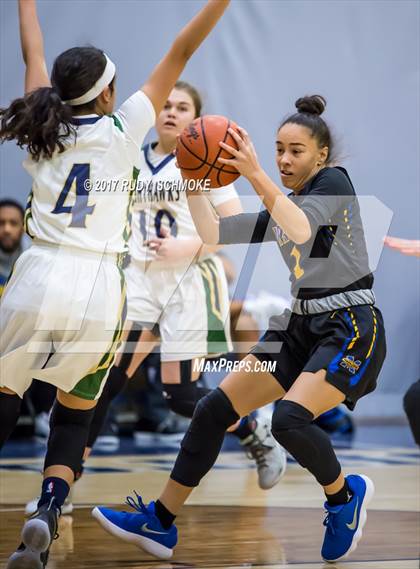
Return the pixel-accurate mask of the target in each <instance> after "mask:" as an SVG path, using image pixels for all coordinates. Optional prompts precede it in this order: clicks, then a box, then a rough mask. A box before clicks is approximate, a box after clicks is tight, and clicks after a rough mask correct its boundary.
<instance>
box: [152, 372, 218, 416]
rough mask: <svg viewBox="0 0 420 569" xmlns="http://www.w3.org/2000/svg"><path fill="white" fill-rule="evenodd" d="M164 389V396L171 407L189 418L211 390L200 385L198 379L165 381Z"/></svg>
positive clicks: (175, 411)
mask: <svg viewBox="0 0 420 569" xmlns="http://www.w3.org/2000/svg"><path fill="white" fill-rule="evenodd" d="M163 389H164V391H163V396H164V397H165V400H166V402H167V404H168V406H169V409H171V410H172V411H174V413H178V415H182V416H183V417H188V418H189V419H191V417H192V416H193V414H194V410H195V408H196V405H197V403H198V402H199V401H200V399H202V398H203V397H204V396H205V395H207V394H208V393H209V392H210V391H211V390H210V389H207V388H206V387H199V386H198V385H197V382H196V381H194V382H190V383H164V384H163Z"/></svg>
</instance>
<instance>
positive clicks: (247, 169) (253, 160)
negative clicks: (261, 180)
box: [218, 127, 261, 178]
mask: <svg viewBox="0 0 420 569" xmlns="http://www.w3.org/2000/svg"><path fill="white" fill-rule="evenodd" d="M238 131H239V134H238V133H237V132H236V131H235V130H233V128H229V129H228V132H229V134H230V135H231V136H232V137H233V138H234V140H235V142H236V144H237V145H238V148H237V149H236V148H233V146H229V144H226V143H225V142H219V144H220V146H221V147H222V148H223V149H224V150H226V151H227V152H229V154H231V155H232V156H233V158H219V159H218V162H221V163H222V164H226V165H230V166H233V167H234V168H236V170H238V172H239V173H240V174H242V176H245V178H250V177H251V176H253V175H254V174H255V173H256V172H258V171H259V170H260V169H261V166H260V164H259V162H258V157H257V153H256V152H255V148H254V145H253V144H252V141H251V139H250V138H249V134H248V133H247V132H246V130H244V129H243V128H241V127H238Z"/></svg>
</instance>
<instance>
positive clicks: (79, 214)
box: [51, 164, 95, 227]
mask: <svg viewBox="0 0 420 569" xmlns="http://www.w3.org/2000/svg"><path fill="white" fill-rule="evenodd" d="M89 177H90V164H74V165H73V167H72V169H71V170H70V174H69V175H68V177H67V180H66V182H65V184H64V187H63V189H62V190H61V192H60V195H59V196H58V200H57V203H56V204H55V208H54V209H53V210H52V212H51V213H71V221H70V226H69V227H86V216H87V215H92V213H93V210H94V209H95V206H94V205H88V199H89V192H88V191H87V189H86V187H87V185H88V184H87V181H88V180H89ZM73 187H75V189H76V199H75V201H74V204H73V205H64V203H65V201H66V199H67V197H68V194H69V192H70V190H72V189H73ZM72 193H73V192H72Z"/></svg>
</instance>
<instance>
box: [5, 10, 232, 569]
mask: <svg viewBox="0 0 420 569" xmlns="http://www.w3.org/2000/svg"><path fill="white" fill-rule="evenodd" d="M227 5H228V0H209V2H208V3H207V5H206V6H205V7H204V8H203V9H202V10H201V11H200V12H199V14H198V15H197V16H195V18H193V19H192V20H191V22H190V23H189V24H188V25H187V26H186V27H185V28H184V29H183V30H182V31H181V32H180V34H179V35H178V37H177V38H176V40H175V42H174V43H173V45H172V47H171V48H170V50H169V51H168V53H167V54H166V55H165V57H164V58H163V59H162V61H161V62H160V63H159V64H158V65H157V67H156V68H155V69H154V71H153V72H152V74H151V75H150V77H149V79H148V80H147V81H146V83H145V84H144V85H143V87H142V88H141V89H140V90H139V91H137V92H136V93H134V95H132V96H131V97H130V98H129V99H128V100H127V101H126V102H125V103H124V104H123V105H122V106H121V107H120V109H119V110H118V111H117V112H116V113H115V114H114V115H112V112H113V109H114V105H115V99H116V92H115V65H114V64H113V63H112V61H111V60H110V59H109V58H108V57H107V56H106V55H105V54H104V53H103V52H102V51H101V50H98V49H96V48H94V47H88V48H72V49H70V50H67V51H66V52H64V53H62V54H61V55H59V56H58V57H57V59H56V60H55V62H54V67H53V71H52V75H51V82H50V79H49V77H48V74H47V69H46V64H45V59H44V50H43V38H42V33H41V29H40V26H39V22H38V18H37V14H36V5H35V0H20V1H19V16H20V32H21V42H22V52H23V58H24V61H25V64H26V76H25V96H24V97H23V98H20V99H16V100H14V101H13V102H12V103H11V105H10V106H9V107H8V108H7V109H3V110H1V111H0V120H1V124H0V140H1V141H4V140H15V141H16V143H17V144H18V145H20V146H24V147H26V148H27V149H28V152H29V155H28V158H27V160H26V161H25V167H26V169H27V170H28V171H29V173H30V174H31V176H32V178H33V188H32V194H31V198H30V200H29V207H28V210H27V215H26V224H27V231H28V232H29V233H30V235H31V236H32V237H33V239H34V245H33V247H31V248H30V249H29V250H28V251H26V252H25V253H23V255H22V256H21V257H20V258H19V259H18V261H17V263H16V266H15V269H14V272H13V274H12V277H11V279H10V280H9V282H8V284H7V286H6V288H5V291H4V294H3V297H2V306H1V318H0V322H1V340H0V351H1V354H2V355H1V360H0V366H1V371H2V373H1V379H0V416H1V424H0V446H1V445H2V444H3V443H4V442H5V440H6V439H7V438H8V436H9V434H10V432H11V431H12V430H13V428H14V426H15V424H16V421H17V418H18V416H19V409H20V403H21V398H22V396H23V394H24V392H25V391H26V390H27V389H28V387H29V385H30V383H31V378H32V377H34V376H35V377H37V378H39V379H41V380H44V381H46V382H48V383H51V384H53V385H55V386H56V387H57V401H56V403H55V405H54V408H53V411H52V415H51V434H50V438H49V441H48V450H47V455H46V459H45V466H44V468H45V470H44V482H43V486H42V493H41V497H40V500H39V503H38V511H37V512H36V513H35V514H34V516H33V517H32V518H31V519H29V520H28V521H27V522H26V524H25V526H24V528H23V530H22V544H21V545H20V546H19V548H18V550H17V551H16V552H15V553H14V554H13V555H12V556H11V557H10V559H9V562H8V565H7V569H17V568H19V567H25V568H27V569H42V568H43V567H45V566H46V564H47V559H48V552H49V548H50V545H51V542H52V539H53V538H54V536H55V534H56V530H57V519H58V516H59V514H60V508H61V506H62V504H63V502H64V500H65V498H66V496H67V494H68V492H69V488H70V485H71V484H72V483H73V481H74V476H75V473H76V472H78V471H79V469H80V463H81V460H82V455H83V451H84V448H85V446H86V442H87V437H88V432H89V426H90V422H91V419H92V415H93V412H94V407H95V405H96V400H97V398H98V397H99V396H100V393H101V391H102V388H103V385H104V383H105V381H106V378H107V374H108V371H109V369H110V367H111V366H112V363H113V360H114V354H115V350H116V348H117V345H118V343H119V340H120V334H121V329H122V324H123V321H124V317H125V314H124V312H125V310H124V307H125V285H124V278H123V275H122V273H121V271H120V269H119V264H118V260H119V256H120V254H121V253H124V251H125V248H126V241H127V238H128V236H129V228H130V224H129V213H130V205H131V203H130V202H131V200H130V195H131V194H132V191H130V189H131V186H130V181H131V180H132V177H133V175H134V176H135V175H136V173H137V172H138V166H139V164H138V156H139V151H138V149H139V147H140V146H141V144H142V142H143V139H144V136H145V134H146V133H147V131H148V130H149V129H150V127H151V126H152V125H153V123H154V121H155V117H156V114H158V113H159V112H160V110H161V109H162V107H163V105H164V103H165V101H166V100H167V97H168V95H169V93H170V90H171V89H172V87H173V86H174V84H175V82H176V80H177V78H178V76H179V75H180V73H181V72H182V70H183V69H184V67H185V65H186V63H187V61H188V59H189V58H190V56H191V55H192V54H193V53H194V51H195V50H196V49H197V48H198V47H199V45H200V44H201V43H202V41H203V40H204V39H205V38H206V36H207V35H208V33H209V32H210V31H211V29H212V28H213V27H214V26H215V24H216V23H217V21H218V20H219V18H220V17H221V16H222V14H223V12H224V10H225V9H226V7H227ZM50 354H51V355H50Z"/></svg>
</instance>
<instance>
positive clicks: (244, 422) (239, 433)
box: [232, 416, 256, 441]
mask: <svg viewBox="0 0 420 569" xmlns="http://www.w3.org/2000/svg"><path fill="white" fill-rule="evenodd" d="M255 427H256V422H255V420H254V419H252V418H251V417H249V416H247V417H243V418H242V419H241V422H240V423H239V426H238V427H237V428H236V429H235V430H234V431H232V435H235V437H238V439H240V440H241V441H243V440H245V439H247V438H248V437H249V436H251V435H252V433H253V432H254V431H255Z"/></svg>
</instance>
